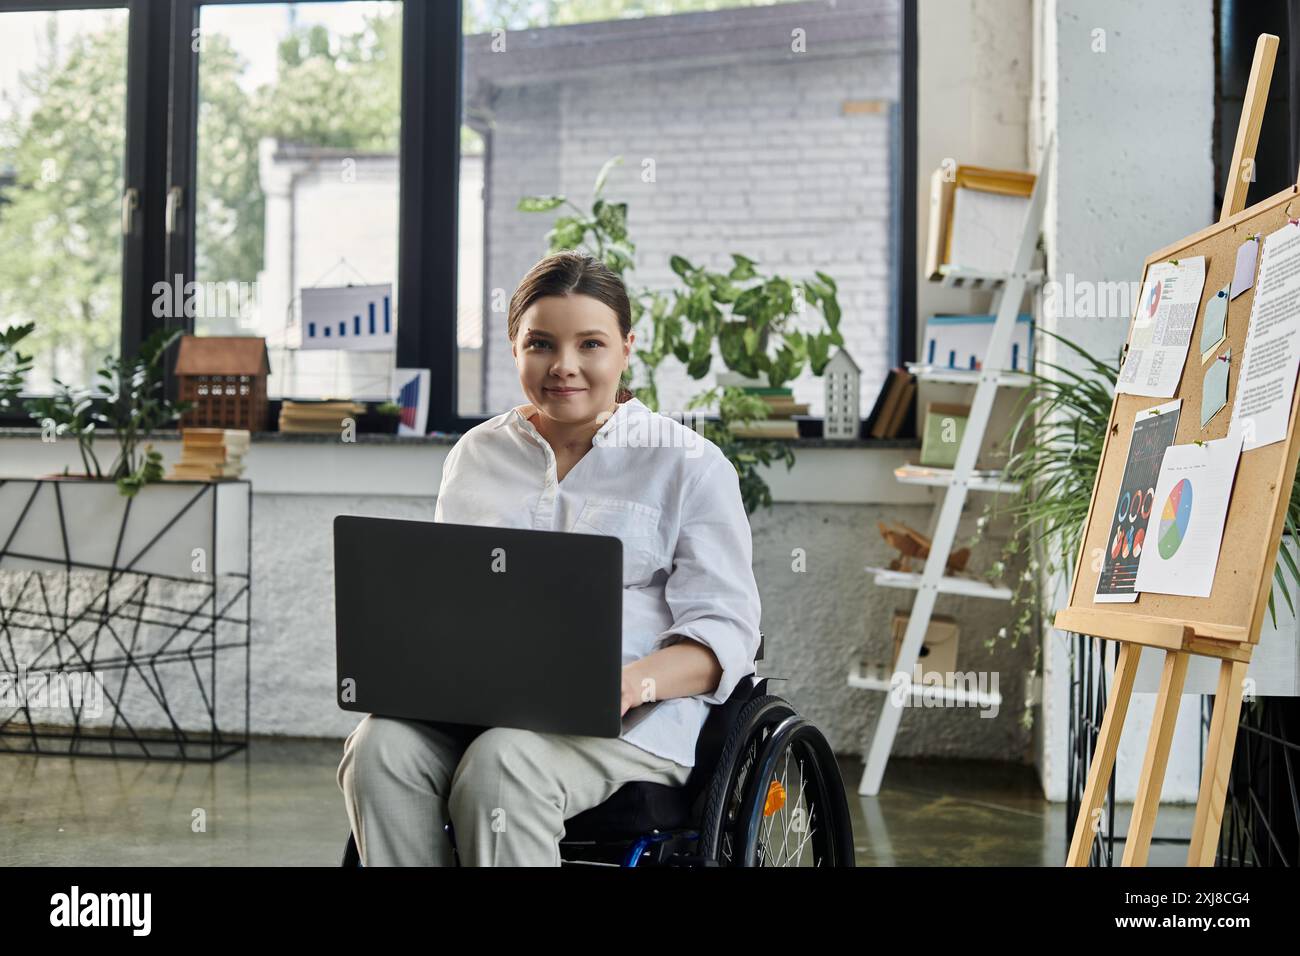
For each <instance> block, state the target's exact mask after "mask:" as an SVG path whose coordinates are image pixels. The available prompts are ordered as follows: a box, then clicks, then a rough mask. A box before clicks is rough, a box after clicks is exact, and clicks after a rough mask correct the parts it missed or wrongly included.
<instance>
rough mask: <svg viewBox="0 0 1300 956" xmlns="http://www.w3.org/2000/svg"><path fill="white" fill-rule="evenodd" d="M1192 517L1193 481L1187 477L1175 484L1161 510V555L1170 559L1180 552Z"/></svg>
mask: <svg viewBox="0 0 1300 956" xmlns="http://www.w3.org/2000/svg"><path fill="white" fill-rule="evenodd" d="M1191 519H1192V483H1191V482H1190V481H1188V480H1187V479H1186V478H1184V479H1182V480H1181V481H1179V482H1178V484H1176V485H1174V487H1173V490H1172V491H1170V492H1169V497H1168V498H1166V499H1165V506H1164V508H1163V509H1161V512H1160V539H1159V547H1160V557H1162V558H1164V559H1165V560H1166V561H1168V560H1169V559H1170V558H1172V557H1173V556H1174V555H1175V554H1177V553H1178V548H1179V547H1180V546H1181V545H1182V543H1183V538H1184V537H1185V536H1186V535H1187V524H1188V522H1189V521H1191Z"/></svg>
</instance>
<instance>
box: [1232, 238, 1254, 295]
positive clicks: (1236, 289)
mask: <svg viewBox="0 0 1300 956" xmlns="http://www.w3.org/2000/svg"><path fill="white" fill-rule="evenodd" d="M1258 261H1259V236H1252V237H1251V238H1249V239H1247V240H1246V241H1245V242H1243V243H1242V244H1241V245H1240V246H1238V247H1237V268H1236V269H1234V270H1233V272H1232V298H1234V299H1235V298H1236V297H1237V296H1239V295H1241V294H1242V293H1243V292H1245V291H1246V290H1247V289H1249V288H1250V287H1251V286H1253V285H1254V284H1255V263H1256V262H1258Z"/></svg>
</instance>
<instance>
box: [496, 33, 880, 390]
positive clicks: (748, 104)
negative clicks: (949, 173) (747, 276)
mask: <svg viewBox="0 0 1300 956" xmlns="http://www.w3.org/2000/svg"><path fill="white" fill-rule="evenodd" d="M897 73H898V57H897V53H896V51H894V50H887V51H884V52H880V51H877V50H867V49H863V50H860V51H856V52H851V53H841V54H837V55H835V56H828V57H819V56H817V55H816V50H815V46H814V47H812V48H810V52H809V53H807V54H802V55H791V56H790V57H789V58H788V59H786V60H784V61H780V62H767V63H758V62H755V63H752V64H744V63H742V64H730V65H727V66H701V67H697V68H693V69H689V70H684V69H680V68H677V67H674V68H672V69H671V70H669V69H665V70H663V71H661V72H656V73H637V74H632V75H627V74H623V75H619V74H610V75H602V76H601V77H600V78H599V80H598V81H593V80H592V79H591V78H590V77H585V78H583V79H580V80H578V79H574V80H563V81H559V82H556V83H554V84H549V85H533V86H531V87H528V88H515V89H507V90H502V91H500V93H499V94H498V97H497V99H496V100H495V102H494V104H493V121H494V125H495V128H494V130H493V132H492V134H491V136H490V141H489V146H488V157H487V172H486V181H487V209H486V217H485V218H486V223H487V229H486V231H487V241H486V244H487V249H486V270H485V272H486V285H487V288H488V289H491V288H502V289H504V290H506V292H507V295H506V298H507V299H508V297H509V293H511V292H513V290H514V288H515V286H516V285H517V283H518V282H519V280H520V279H521V278H522V277H523V275H524V273H525V272H527V271H528V269H529V268H530V267H531V266H532V265H533V264H534V263H535V262H536V261H537V260H538V259H539V258H541V257H542V256H543V255H545V253H546V251H547V250H546V244H545V241H544V239H543V237H544V235H545V233H546V231H547V230H548V229H549V228H550V227H551V224H552V223H553V222H554V219H555V218H556V213H545V214H536V213H533V214H526V213H521V212H517V211H516V209H515V206H516V204H517V203H518V200H519V197H520V196H523V195H528V194H533V193H556V192H558V193H561V194H563V195H566V196H568V197H569V198H570V199H571V200H573V201H574V202H575V203H576V204H577V205H579V206H580V207H582V208H584V209H586V208H588V207H589V206H590V197H591V187H592V184H593V182H594V180H595V176H596V173H597V171H598V170H599V169H600V167H601V165H602V164H603V163H604V162H605V160H607V159H608V158H610V157H611V156H614V155H620V154H621V155H622V156H623V157H624V163H623V165H622V166H620V167H618V168H616V169H615V171H614V172H613V173H612V174H611V176H610V177H609V180H608V182H607V185H606V189H605V195H606V197H607V198H609V199H611V200H613V201H625V202H627V203H628V205H629V232H630V235H631V238H632V240H633V241H634V242H635V243H637V245H638V249H637V271H636V273H635V274H633V275H630V276H629V281H630V283H631V284H633V285H646V286H651V287H654V288H672V287H674V286H676V285H677V284H678V282H679V280H678V279H677V277H676V275H674V274H673V273H672V271H671V269H670V268H669V265H668V260H669V256H670V255H672V254H679V255H683V256H685V257H686V258H687V259H689V260H691V261H692V262H694V263H695V264H697V265H702V264H703V265H708V266H710V267H712V268H715V269H718V270H725V269H729V268H730V266H731V258H730V253H732V252H738V253H741V254H743V255H746V256H749V257H750V258H752V259H755V260H757V261H758V263H759V268H760V269H761V270H762V271H763V272H764V273H765V274H769V275H770V274H773V273H776V274H780V275H783V276H786V277H788V278H791V279H801V278H804V277H810V276H812V273H813V271H814V270H821V271H823V272H826V273H828V274H829V275H830V276H831V277H832V278H833V279H834V280H835V281H836V283H837V284H838V286H839V303H840V308H841V310H842V312H843V319H842V324H841V330H842V332H843V334H844V337H845V344H846V347H847V348H848V350H849V351H850V353H852V355H853V357H854V358H855V359H856V360H857V362H858V364H859V366H860V367H861V368H862V370H863V371H862V380H861V386H862V405H863V410H862V414H863V415H865V414H866V413H867V411H869V410H870V406H871V403H872V402H873V401H874V400H875V396H876V392H877V391H878V389H879V386H880V383H881V381H882V380H883V378H884V375H885V372H886V371H887V369H888V367H889V358H890V329H889V325H890V323H891V322H892V312H891V303H890V248H889V241H890V190H891V182H892V179H893V174H892V171H891V168H890V166H891V156H890V122H891V120H890V114H889V112H888V111H884V112H881V113H866V114H849V115H844V114H843V113H842V105H843V102H844V101H845V100H861V99H881V100H891V101H892V100H893V99H894V98H895V97H896V86H897ZM647 157H649V158H653V159H654V160H655V165H656V169H655V173H656V182H653V183H644V182H642V181H641V164H642V160H643V159H644V158H647ZM485 323H486V324H485V328H484V335H485V342H486V345H487V348H488V355H487V382H488V397H487V401H488V409H487V410H488V413H489V414H496V413H497V412H500V411H503V410H505V409H506V408H509V407H511V406H512V405H515V404H517V403H519V402H521V401H523V397H522V394H521V392H520V389H519V377H518V373H517V371H516V368H515V364H514V361H513V358H512V356H511V354H510V345H509V342H508V341H507V338H506V315H505V313H504V312H500V313H490V314H488V315H487V316H486V319H485ZM648 332H649V330H648V329H647V330H645V332H643V333H642V335H646V334H648ZM723 368H725V366H723V364H722V361H721V358H720V357H719V356H718V355H717V353H716V351H715V357H714V365H713V370H715V371H716V370H722V369H723ZM710 384H711V376H709V377H707V378H706V379H704V380H702V381H699V382H695V381H692V380H691V379H689V377H688V376H686V374H685V371H684V369H683V368H682V367H681V365H680V363H678V362H677V360H676V359H674V358H669V359H668V360H667V361H666V362H665V364H664V366H662V367H661V370H660V375H659V386H660V407H661V408H662V409H665V410H667V409H673V408H681V407H683V406H684V404H685V401H686V399H687V398H688V397H689V396H690V395H692V394H695V393H696V392H698V391H700V390H702V389H704V388H707V387H708V386H709V385H710ZM794 388H795V395H796V398H797V399H798V400H799V401H807V402H809V403H810V404H811V406H812V407H811V409H810V411H811V413H812V414H821V411H822V405H823V396H822V382H821V379H819V378H813V377H812V376H811V374H810V373H808V372H807V371H805V373H804V375H803V376H802V377H801V378H800V379H799V380H798V381H796V382H795V383H794Z"/></svg>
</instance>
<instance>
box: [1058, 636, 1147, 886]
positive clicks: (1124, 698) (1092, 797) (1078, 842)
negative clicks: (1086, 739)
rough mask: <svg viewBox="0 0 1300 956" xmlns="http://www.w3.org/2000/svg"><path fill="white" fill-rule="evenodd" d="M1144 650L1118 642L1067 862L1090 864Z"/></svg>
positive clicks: (1077, 864)
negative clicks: (1098, 817) (1099, 815)
mask: <svg viewBox="0 0 1300 956" xmlns="http://www.w3.org/2000/svg"><path fill="white" fill-rule="evenodd" d="M1141 654H1142V645H1140V644H1128V643H1124V644H1120V646H1119V658H1118V660H1117V661H1116V662H1115V680H1114V683H1113V684H1111V688H1110V697H1109V698H1108V699H1107V700H1106V714H1105V716H1104V717H1102V720H1101V731H1100V733H1099V734H1098V735H1097V746H1096V748H1095V749H1094V750H1093V752H1092V763H1091V764H1090V765H1089V767H1088V783H1087V785H1086V786H1085V787H1084V789H1083V802H1082V803H1081V804H1080V805H1079V817H1078V819H1076V820H1075V821H1074V836H1073V837H1071V838H1070V852H1069V854H1068V855H1067V856H1066V858H1065V865H1066V866H1087V865H1088V856H1089V855H1090V854H1091V853H1092V841H1093V839H1094V838H1095V837H1096V836H1097V830H1096V829H1094V827H1093V821H1094V820H1095V819H1096V814H1097V813H1098V812H1099V811H1100V810H1101V801H1102V797H1103V796H1104V795H1105V793H1106V787H1107V786H1108V785H1109V784H1110V774H1111V771H1112V770H1113V769H1114V768H1115V752H1116V750H1117V749H1118V748H1119V735H1120V733H1121V732H1122V731H1123V730H1124V717H1125V716H1126V715H1127V714H1128V702H1129V700H1130V699H1131V698H1132V696H1133V679H1134V678H1135V677H1136V676H1137V668H1138V661H1139V659H1140V656H1141Z"/></svg>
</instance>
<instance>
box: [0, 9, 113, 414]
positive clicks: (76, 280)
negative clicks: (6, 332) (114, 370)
mask: <svg viewBox="0 0 1300 956" xmlns="http://www.w3.org/2000/svg"><path fill="white" fill-rule="evenodd" d="M127 21H128V15H127V11H126V10H125V9H109V10H72V9H70V10H51V11H39V12H29V11H17V12H15V11H3V10H0V328H7V327H9V326H11V325H20V324H26V323H28V322H31V323H34V324H35V327H36V328H35V331H34V332H33V333H32V334H31V336H29V337H28V338H27V339H25V340H24V341H23V349H24V351H27V352H29V353H31V354H32V355H33V358H34V368H33V371H32V373H31V375H30V376H29V377H28V380H27V390H28V391H30V392H35V393H48V392H50V391H52V390H53V388H54V380H55V379H58V380H61V381H63V382H65V383H67V384H70V385H74V386H84V385H88V384H89V383H90V382H91V381H92V380H93V379H94V377H95V372H96V370H97V369H98V367H99V364H100V362H102V361H103V360H104V359H105V358H106V357H108V356H109V355H113V354H115V353H116V352H117V351H118V345H119V339H120V336H121V327H122V322H121V315H122V217H123V208H122V203H123V194H124V170H123V163H124V157H125V149H126V51H127ZM127 214H128V215H129V214H130V210H127Z"/></svg>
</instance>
